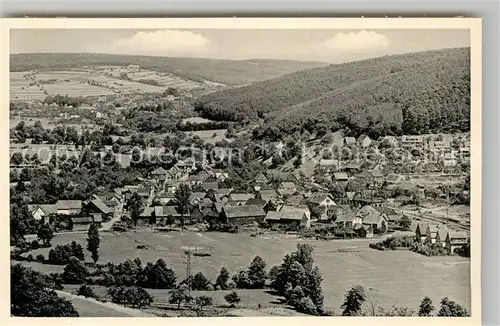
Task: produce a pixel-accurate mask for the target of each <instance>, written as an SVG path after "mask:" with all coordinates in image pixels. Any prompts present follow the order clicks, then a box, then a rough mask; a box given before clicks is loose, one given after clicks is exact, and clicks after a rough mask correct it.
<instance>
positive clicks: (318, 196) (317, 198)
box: [307, 192, 330, 204]
mask: <svg viewBox="0 0 500 326" xmlns="http://www.w3.org/2000/svg"><path fill="white" fill-rule="evenodd" d="M328 197H330V196H329V195H328V194H327V193H324V192H317V193H314V194H312V195H311V197H309V198H308V199H307V202H308V203H313V204H320V203H321V202H322V201H323V200H325V199H326V198H328Z"/></svg>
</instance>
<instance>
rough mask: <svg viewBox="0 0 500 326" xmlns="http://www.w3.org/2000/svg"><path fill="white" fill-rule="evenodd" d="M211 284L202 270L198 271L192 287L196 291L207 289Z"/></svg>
mask: <svg viewBox="0 0 500 326" xmlns="http://www.w3.org/2000/svg"><path fill="white" fill-rule="evenodd" d="M209 285H210V281H209V280H208V279H207V278H206V277H205V275H203V273H202V272H198V273H196V274H195V275H194V277H193V279H192V282H191V288H192V289H193V290H195V291H207V290H208V286H209Z"/></svg>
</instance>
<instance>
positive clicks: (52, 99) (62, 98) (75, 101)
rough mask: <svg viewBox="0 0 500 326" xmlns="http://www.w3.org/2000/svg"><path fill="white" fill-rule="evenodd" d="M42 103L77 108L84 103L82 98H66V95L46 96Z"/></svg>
mask: <svg viewBox="0 0 500 326" xmlns="http://www.w3.org/2000/svg"><path fill="white" fill-rule="evenodd" d="M43 103H47V104H52V103H55V104H57V105H59V106H64V105H68V106H70V105H71V106H73V107H77V106H80V105H82V104H84V103H85V98H84V97H80V96H79V97H73V96H68V95H59V94H57V95H47V96H46V97H45V99H44V100H43Z"/></svg>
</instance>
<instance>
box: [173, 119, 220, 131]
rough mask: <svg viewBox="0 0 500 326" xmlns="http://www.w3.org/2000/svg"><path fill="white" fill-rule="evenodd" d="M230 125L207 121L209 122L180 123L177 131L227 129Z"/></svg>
mask: <svg viewBox="0 0 500 326" xmlns="http://www.w3.org/2000/svg"><path fill="white" fill-rule="evenodd" d="M229 125H230V123H229V122H227V121H209V122H194V123H192V122H190V121H187V122H185V123H184V122H182V121H180V122H179V123H177V125H176V127H177V130H180V131H200V130H215V129H227V128H228V127H229Z"/></svg>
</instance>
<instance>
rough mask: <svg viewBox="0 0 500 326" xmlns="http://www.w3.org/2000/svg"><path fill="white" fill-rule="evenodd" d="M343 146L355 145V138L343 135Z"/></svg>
mask: <svg viewBox="0 0 500 326" xmlns="http://www.w3.org/2000/svg"><path fill="white" fill-rule="evenodd" d="M343 145H344V146H351V145H356V138H354V137H344V142H343Z"/></svg>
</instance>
